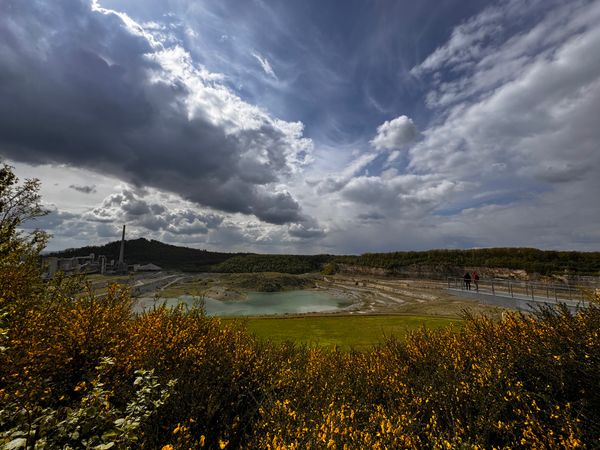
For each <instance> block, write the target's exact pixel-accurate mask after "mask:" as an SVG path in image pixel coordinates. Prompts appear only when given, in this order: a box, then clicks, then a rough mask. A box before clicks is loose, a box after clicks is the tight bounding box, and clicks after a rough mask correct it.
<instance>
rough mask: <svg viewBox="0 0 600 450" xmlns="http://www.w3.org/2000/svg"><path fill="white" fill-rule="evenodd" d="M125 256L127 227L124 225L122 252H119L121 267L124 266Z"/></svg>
mask: <svg viewBox="0 0 600 450" xmlns="http://www.w3.org/2000/svg"><path fill="white" fill-rule="evenodd" d="M124 256H125V225H123V236H122V237H121V251H120V252H119V267H121V266H122V265H123V258H124Z"/></svg>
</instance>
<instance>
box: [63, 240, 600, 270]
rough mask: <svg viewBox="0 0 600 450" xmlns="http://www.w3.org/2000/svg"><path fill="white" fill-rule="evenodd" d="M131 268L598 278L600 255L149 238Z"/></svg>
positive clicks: (111, 255)
mask: <svg viewBox="0 0 600 450" xmlns="http://www.w3.org/2000/svg"><path fill="white" fill-rule="evenodd" d="M119 246H120V242H119V241H115V242H110V243H108V244H106V245H102V246H88V247H81V248H77V249H67V250H64V251H61V252H55V253H52V254H51V255H52V256H60V257H72V256H85V255H89V254H90V253H94V254H96V255H106V256H107V257H108V259H117V258H118V256H119ZM125 260H126V262H127V263H129V264H145V263H148V262H152V263H154V264H157V265H159V266H161V267H163V268H165V269H172V270H182V271H187V272H228V273H251V272H281V273H294V274H300V273H307V272H318V271H320V270H322V269H323V266H324V265H325V264H327V263H337V264H338V266H339V267H357V268H361V267H363V268H373V269H380V270H379V272H380V273H381V274H400V273H404V274H405V273H414V274H415V275H416V276H418V275H419V274H422V275H424V274H427V273H437V274H441V275H446V274H448V275H450V274H454V275H460V271H461V270H463V269H464V268H468V269H470V268H475V267H477V268H484V267H487V268H506V269H511V270H525V271H526V272H527V273H529V274H534V273H535V274H541V275H551V274H561V275H562V274H565V273H569V274H576V275H598V274H599V273H600V252H575V251H548V250H538V249H534V248H485V249H471V250H428V251H420V252H390V253H365V254H362V255H360V256H356V255H268V254H255V253H220V252H209V251H206V250H198V249H194V248H188V247H178V246H175V245H169V244H164V243H162V242H159V241H155V240H147V239H144V238H140V239H136V240H130V241H126V243H125Z"/></svg>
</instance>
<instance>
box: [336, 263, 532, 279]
mask: <svg viewBox="0 0 600 450" xmlns="http://www.w3.org/2000/svg"><path fill="white" fill-rule="evenodd" d="M338 271H339V272H341V273H344V274H349V275H374V276H401V277H410V278H430V279H445V278H447V277H462V276H463V275H464V273H465V272H467V271H468V272H473V271H477V273H478V274H479V276H480V277H481V278H504V279H513V280H528V279H530V278H531V277H530V275H529V274H528V273H527V272H526V271H525V270H514V269H505V268H488V267H458V266H447V265H413V266H405V267H403V268H401V269H394V270H389V269H384V268H381V267H366V266H356V265H350V264H338Z"/></svg>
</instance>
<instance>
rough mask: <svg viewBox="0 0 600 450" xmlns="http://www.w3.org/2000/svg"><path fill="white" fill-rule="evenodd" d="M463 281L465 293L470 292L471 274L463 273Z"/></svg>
mask: <svg viewBox="0 0 600 450" xmlns="http://www.w3.org/2000/svg"><path fill="white" fill-rule="evenodd" d="M463 280H465V289H466V290H467V291H470V290H471V274H470V273H469V272H467V273H465V276H464V277H463Z"/></svg>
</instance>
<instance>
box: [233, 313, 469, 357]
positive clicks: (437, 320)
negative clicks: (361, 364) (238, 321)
mask: <svg viewBox="0 0 600 450" xmlns="http://www.w3.org/2000/svg"><path fill="white" fill-rule="evenodd" d="M228 320H232V319H228ZM242 320H243V321H244V322H245V323H246V325H247V327H248V330H249V331H250V332H252V333H254V334H255V335H256V336H258V337H259V338H261V339H268V340H271V341H273V342H283V341H293V342H296V343H301V344H308V345H319V346H325V347H333V346H337V347H339V348H341V349H345V350H348V349H356V350H366V349H368V348H369V347H371V346H373V345H376V344H378V343H381V342H383V341H384V340H385V338H386V337H387V336H392V335H393V336H395V337H397V338H398V339H404V337H405V336H406V334H407V332H408V331H411V330H418V329H419V328H421V327H423V326H425V327H427V328H430V329H435V328H443V327H447V326H450V325H452V324H454V325H455V326H460V324H461V323H462V321H461V320H459V319H450V318H444V317H427V316H401V315H394V316H391V315H390V316H331V317H325V316H303V317H276V318H270V317H264V318H263V317H260V318H259V317H256V318H247V319H242Z"/></svg>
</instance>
